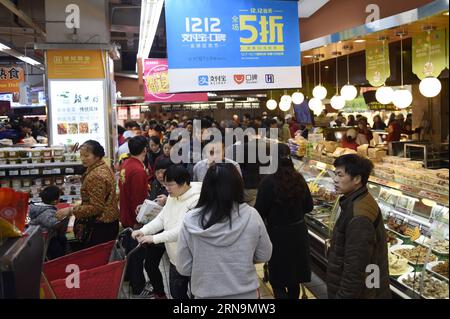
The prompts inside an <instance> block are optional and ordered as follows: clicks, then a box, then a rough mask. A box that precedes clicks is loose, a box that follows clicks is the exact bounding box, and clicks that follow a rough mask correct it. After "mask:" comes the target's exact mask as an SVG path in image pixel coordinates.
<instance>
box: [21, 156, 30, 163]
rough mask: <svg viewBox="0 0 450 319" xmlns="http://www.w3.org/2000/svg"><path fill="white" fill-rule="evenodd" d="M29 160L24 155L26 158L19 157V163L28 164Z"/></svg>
mask: <svg viewBox="0 0 450 319" xmlns="http://www.w3.org/2000/svg"><path fill="white" fill-rule="evenodd" d="M29 160H30V159H29V158H28V157H26V158H25V157H24V158H21V159H20V164H28V163H29Z"/></svg>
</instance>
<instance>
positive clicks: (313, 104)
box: [308, 57, 322, 111]
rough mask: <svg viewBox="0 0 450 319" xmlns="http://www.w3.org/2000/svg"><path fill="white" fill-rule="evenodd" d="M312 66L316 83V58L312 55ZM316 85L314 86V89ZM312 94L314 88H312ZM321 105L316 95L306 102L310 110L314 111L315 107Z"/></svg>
mask: <svg viewBox="0 0 450 319" xmlns="http://www.w3.org/2000/svg"><path fill="white" fill-rule="evenodd" d="M313 67H314V72H313V74H314V85H316V60H315V57H314V63H313ZM315 88H316V87H314V89H315ZM313 96H314V90H313ZM321 105H322V100H321V99H319V98H317V97H313V98H312V99H310V100H309V102H308V107H309V109H310V110H311V111H314V110H315V109H317V108H319V107H320V106H321Z"/></svg>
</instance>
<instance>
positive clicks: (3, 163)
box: [0, 158, 8, 165]
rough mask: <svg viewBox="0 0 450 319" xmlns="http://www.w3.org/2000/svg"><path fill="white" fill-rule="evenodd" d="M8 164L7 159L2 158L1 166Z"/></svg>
mask: <svg viewBox="0 0 450 319" xmlns="http://www.w3.org/2000/svg"><path fill="white" fill-rule="evenodd" d="M6 164H8V160H7V159H6V158H0V165H6Z"/></svg>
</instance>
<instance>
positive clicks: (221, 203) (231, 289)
mask: <svg viewBox="0 0 450 319" xmlns="http://www.w3.org/2000/svg"><path fill="white" fill-rule="evenodd" d="M271 253H272V244H271V242H270V239H269V236H268V234H267V231H266V228H265V226H264V223H263V221H262V219H261V217H260V216H259V214H258V212H257V211H256V210H255V209H254V208H253V207H251V206H249V205H248V204H246V203H245V202H244V185H243V181H242V178H241V175H240V174H239V172H238V171H237V169H236V166H235V165H233V164H231V163H220V164H215V165H213V166H211V167H210V168H209V169H208V172H207V173H206V176H205V179H204V180H203V185H202V191H201V193H200V198H199V200H198V203H197V206H196V208H195V209H194V210H192V211H190V212H188V213H187V214H186V216H185V218H184V222H183V226H182V227H181V231H180V236H179V238H178V252H177V270H178V272H179V273H180V274H181V275H184V276H190V277H191V290H192V294H193V295H194V296H195V298H226V299H242V298H245V299H250V298H253V299H254V298H257V288H258V287H259V282H258V277H257V275H256V269H255V266H254V264H255V263H264V262H266V261H268V260H269V259H270V255H271Z"/></svg>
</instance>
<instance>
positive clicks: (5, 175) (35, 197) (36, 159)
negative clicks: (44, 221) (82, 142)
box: [0, 147, 84, 202]
mask: <svg viewBox="0 0 450 319" xmlns="http://www.w3.org/2000/svg"><path fill="white" fill-rule="evenodd" d="M83 170H84V169H83V166H82V164H81V162H80V161H79V155H78V154H75V153H67V152H65V149H64V148H49V147H47V148H19V147H13V148H0V187H9V188H13V189H15V190H17V191H23V192H28V193H29V194H30V200H31V201H40V198H39V193H40V192H41V190H42V189H43V188H44V187H46V186H49V185H57V186H59V187H60V188H61V189H62V190H63V196H62V200H63V201H67V202H73V201H75V200H78V199H79V198H80V187H81V177H80V175H81V174H82V173H83Z"/></svg>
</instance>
